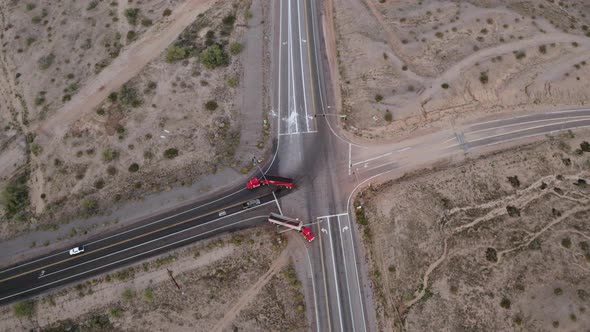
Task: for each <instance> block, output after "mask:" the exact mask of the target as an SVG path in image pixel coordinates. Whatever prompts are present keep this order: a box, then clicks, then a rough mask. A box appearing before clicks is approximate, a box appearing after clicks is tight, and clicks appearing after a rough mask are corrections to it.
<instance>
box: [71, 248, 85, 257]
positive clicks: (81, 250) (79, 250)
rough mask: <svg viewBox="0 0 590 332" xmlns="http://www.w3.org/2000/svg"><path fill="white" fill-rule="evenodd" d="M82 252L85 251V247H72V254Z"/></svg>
mask: <svg viewBox="0 0 590 332" xmlns="http://www.w3.org/2000/svg"><path fill="white" fill-rule="evenodd" d="M81 252H84V247H76V248H72V249H70V256H74V255H77V254H79V253H81Z"/></svg>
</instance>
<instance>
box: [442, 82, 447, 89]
mask: <svg viewBox="0 0 590 332" xmlns="http://www.w3.org/2000/svg"><path fill="white" fill-rule="evenodd" d="M440 86H441V87H442V88H443V89H448V88H449V84H448V83H443V84H441V85H440Z"/></svg>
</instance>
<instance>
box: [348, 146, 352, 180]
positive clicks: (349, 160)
mask: <svg viewBox="0 0 590 332" xmlns="http://www.w3.org/2000/svg"><path fill="white" fill-rule="evenodd" d="M351 172H352V145H351V144H350V143H348V175H350V173H351Z"/></svg>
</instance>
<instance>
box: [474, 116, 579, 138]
mask: <svg viewBox="0 0 590 332" xmlns="http://www.w3.org/2000/svg"><path fill="white" fill-rule="evenodd" d="M564 119H578V121H579V120H581V119H590V115H577V116H568V117H563V118H557V119H543V120H535V121H526V122H519V123H513V124H509V125H504V126H499V127H491V128H486V129H480V130H475V131H468V132H463V134H464V135H467V134H475V133H479V132H483V131H490V130H496V129H502V128H508V127H515V126H522V125H526V124H529V123H538V122H552V121H559V120H564ZM557 123H561V122H557Z"/></svg>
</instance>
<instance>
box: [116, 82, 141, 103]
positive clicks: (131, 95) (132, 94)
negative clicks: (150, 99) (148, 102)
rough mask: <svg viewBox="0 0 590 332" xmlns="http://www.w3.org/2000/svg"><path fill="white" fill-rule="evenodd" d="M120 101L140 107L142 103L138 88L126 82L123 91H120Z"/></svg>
mask: <svg viewBox="0 0 590 332" xmlns="http://www.w3.org/2000/svg"><path fill="white" fill-rule="evenodd" d="M119 101H120V102H121V104H123V105H126V106H129V105H130V106H131V107H139V106H140V105H141V103H142V101H141V99H140V98H139V96H138V94H137V90H135V88H133V87H131V86H129V85H128V84H124V85H123V87H122V88H121V91H119Z"/></svg>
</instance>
